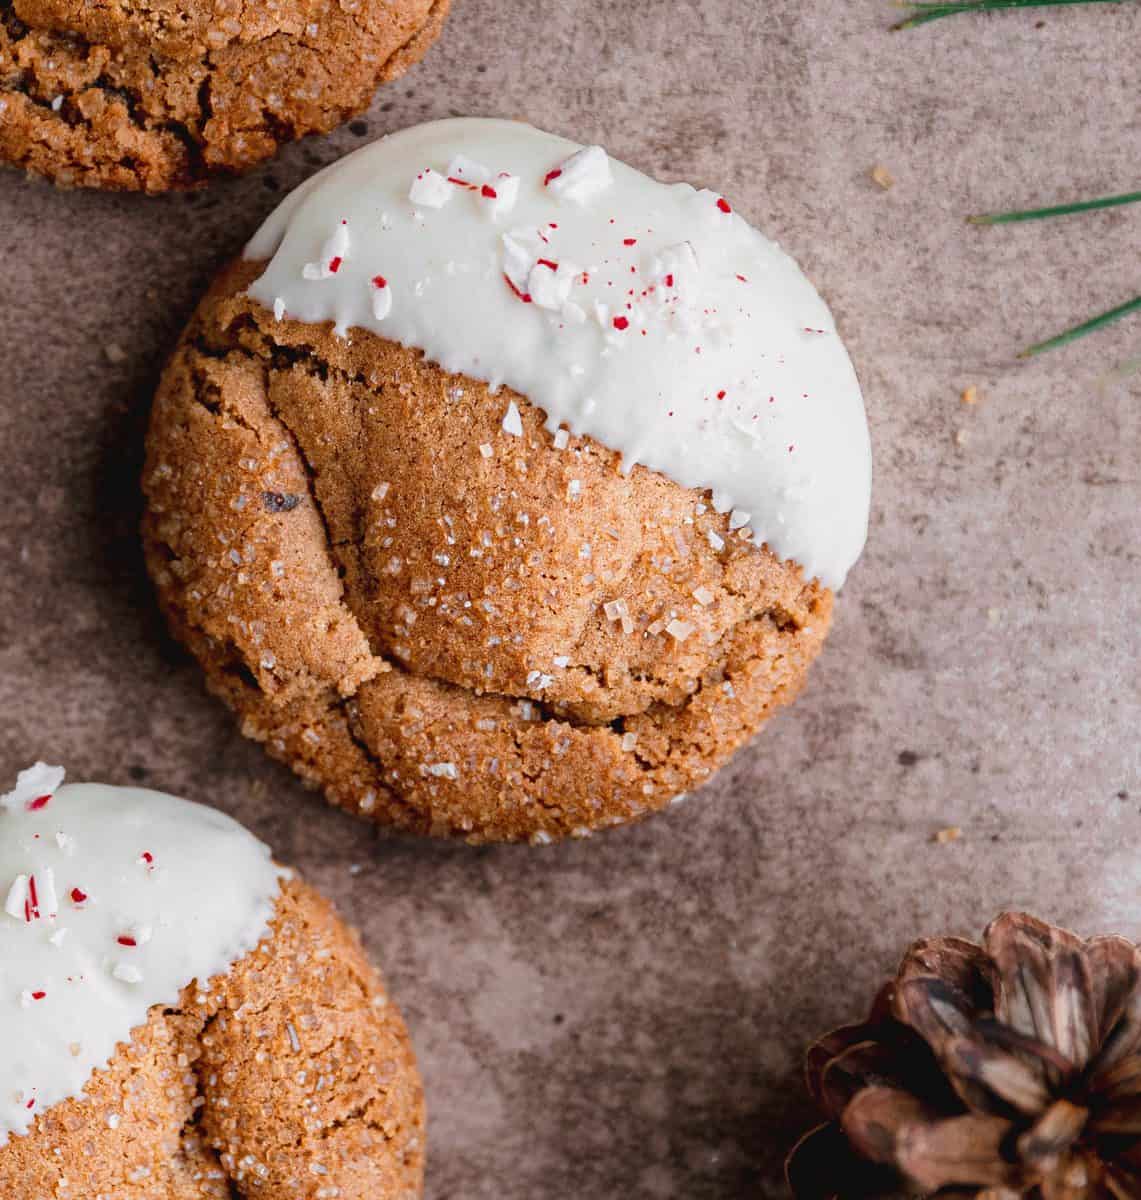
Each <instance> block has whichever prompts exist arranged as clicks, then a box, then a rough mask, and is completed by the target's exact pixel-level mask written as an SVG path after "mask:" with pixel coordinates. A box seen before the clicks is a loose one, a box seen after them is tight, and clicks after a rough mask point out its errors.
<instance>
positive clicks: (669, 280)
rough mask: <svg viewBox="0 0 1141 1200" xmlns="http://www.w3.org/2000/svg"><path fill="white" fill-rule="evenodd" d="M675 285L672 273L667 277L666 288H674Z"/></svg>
mask: <svg viewBox="0 0 1141 1200" xmlns="http://www.w3.org/2000/svg"><path fill="white" fill-rule="evenodd" d="M673 285H674V277H673V272H672V271H671V272H670V274H669V275H667V276H666V287H673Z"/></svg>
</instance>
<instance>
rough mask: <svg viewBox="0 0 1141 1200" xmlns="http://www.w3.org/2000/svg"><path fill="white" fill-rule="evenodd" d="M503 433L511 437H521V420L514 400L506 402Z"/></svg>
mask: <svg viewBox="0 0 1141 1200" xmlns="http://www.w3.org/2000/svg"><path fill="white" fill-rule="evenodd" d="M503 432H504V433H509V434H511V435H512V437H522V436H523V418H522V417H520V415H519V409H518V408H517V407H516V406H515V401H514V400H508V402H507V411H506V412H505V413H504V414H503Z"/></svg>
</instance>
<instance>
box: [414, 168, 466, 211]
mask: <svg viewBox="0 0 1141 1200" xmlns="http://www.w3.org/2000/svg"><path fill="white" fill-rule="evenodd" d="M454 191H455V187H454V186H453V185H452V184H450V183H449V182H448V181H447V179H446V178H445V177H444V176H443V175H441V174H440V172H439V171H433V170H432V168H431V167H425V168H424V170H422V171H421V172H420V173H419V174H418V175H417V176H416V178H415V179H413V180H412V186H411V187H410V188H409V189H408V199H409V200H411V201H412V203H413V204H415V205H416V206H417V208H443V207H444V205H445V204H447V202H448V201H449V200H450V199H451V198H452V193H453V192H454Z"/></svg>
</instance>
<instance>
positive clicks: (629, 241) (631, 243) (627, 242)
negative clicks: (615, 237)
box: [622, 238, 638, 246]
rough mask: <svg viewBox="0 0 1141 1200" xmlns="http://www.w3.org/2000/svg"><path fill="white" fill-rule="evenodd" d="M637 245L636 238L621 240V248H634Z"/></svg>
mask: <svg viewBox="0 0 1141 1200" xmlns="http://www.w3.org/2000/svg"><path fill="white" fill-rule="evenodd" d="M637 244H638V239H637V238H623V239H622V245H623V246H636V245H637Z"/></svg>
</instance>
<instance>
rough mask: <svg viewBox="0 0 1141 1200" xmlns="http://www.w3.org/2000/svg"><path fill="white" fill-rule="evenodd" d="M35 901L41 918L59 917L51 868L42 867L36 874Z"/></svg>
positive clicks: (57, 898) (53, 874) (53, 873)
mask: <svg viewBox="0 0 1141 1200" xmlns="http://www.w3.org/2000/svg"><path fill="white" fill-rule="evenodd" d="M36 900H37V901H38V907H39V910H40V914H41V916H44V917H57V916H58V915H59V897H58V896H57V894H56V890H55V872H54V871H53V870H52V869H51V867H44V869H43V870H42V871H37V872H36Z"/></svg>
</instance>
